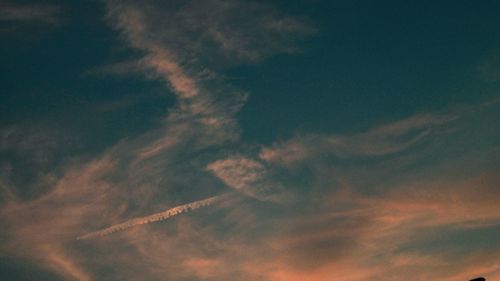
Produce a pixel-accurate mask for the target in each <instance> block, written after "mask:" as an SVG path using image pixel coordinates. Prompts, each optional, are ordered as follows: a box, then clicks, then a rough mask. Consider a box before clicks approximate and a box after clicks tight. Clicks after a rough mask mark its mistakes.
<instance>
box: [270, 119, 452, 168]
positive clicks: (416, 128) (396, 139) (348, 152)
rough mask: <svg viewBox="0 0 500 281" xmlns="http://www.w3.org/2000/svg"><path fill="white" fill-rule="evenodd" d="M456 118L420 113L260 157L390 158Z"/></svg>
mask: <svg viewBox="0 0 500 281" xmlns="http://www.w3.org/2000/svg"><path fill="white" fill-rule="evenodd" d="M454 119H456V117H455V116H452V115H436V114H418V115H415V116H411V117H409V118H407V119H404V120H399V121H396V122H393V123H389V124H385V125H381V126H378V127H375V128H373V129H370V130H368V131H366V132H362V133H357V134H350V135H312V134H311V135H306V136H300V137H297V138H295V139H291V140H289V141H287V142H285V143H283V144H276V145H275V146H273V147H266V148H263V149H262V151H261V153H260V158H261V159H263V160H265V161H268V162H272V163H282V164H286V165H290V164H293V162H296V161H300V160H302V159H303V158H304V157H307V156H308V155H311V154H313V155H314V154H316V155H317V154H325V153H327V154H331V155H335V156H336V157H339V158H351V157H374V156H384V155H391V154H394V153H398V152H401V151H404V150H406V149H408V148H410V147H411V146H413V145H415V144H417V143H419V142H421V141H422V140H423V139H425V138H426V137H429V136H430V135H431V134H432V133H433V132H434V130H435V129H436V128H439V127H442V126H443V125H446V124H448V123H450V122H452V121H453V120H454Z"/></svg>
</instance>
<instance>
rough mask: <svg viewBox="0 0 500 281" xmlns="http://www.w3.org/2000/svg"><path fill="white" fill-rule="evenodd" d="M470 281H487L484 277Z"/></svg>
mask: <svg viewBox="0 0 500 281" xmlns="http://www.w3.org/2000/svg"><path fill="white" fill-rule="evenodd" d="M470 281H486V279H484V278H483V277H479V278H474V279H472V280H470Z"/></svg>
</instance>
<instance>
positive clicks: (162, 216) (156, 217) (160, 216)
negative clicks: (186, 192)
mask: <svg viewBox="0 0 500 281" xmlns="http://www.w3.org/2000/svg"><path fill="white" fill-rule="evenodd" d="M229 195H230V193H227V194H223V195H218V196H214V197H210V198H207V199H203V200H199V201H194V202H191V203H187V204H184V205H180V206H177V207H173V208H171V209H168V210H165V211H163V212H160V213H156V214H152V215H149V216H146V217H142V218H135V219H131V220H128V221H125V222H123V223H120V224H116V225H112V226H110V227H108V228H105V229H102V230H98V231H95V232H90V233H87V234H85V235H81V236H78V237H77V238H76V239H77V240H82V239H90V238H95V237H101V236H105V235H109V234H111V233H114V232H117V231H123V230H125V229H128V228H131V227H134V226H136V225H141V224H148V223H152V222H157V221H162V220H166V219H168V218H171V217H174V216H177V215H179V214H181V213H184V212H189V211H194V210H196V209H199V208H201V207H205V206H209V205H212V204H214V203H216V202H217V201H219V200H222V199H225V198H227V197H228V196H229Z"/></svg>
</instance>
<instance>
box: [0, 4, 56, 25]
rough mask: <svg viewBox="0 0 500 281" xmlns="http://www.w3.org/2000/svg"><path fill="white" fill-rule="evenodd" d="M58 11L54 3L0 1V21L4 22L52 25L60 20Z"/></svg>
mask: <svg viewBox="0 0 500 281" xmlns="http://www.w3.org/2000/svg"><path fill="white" fill-rule="evenodd" d="M60 12H61V9H60V7H59V6H56V5H48V4H25V5H22V4H16V3H9V2H2V3H0V21H4V22H14V23H45V24H51V25H54V24H57V23H58V22H59V21H60Z"/></svg>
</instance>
